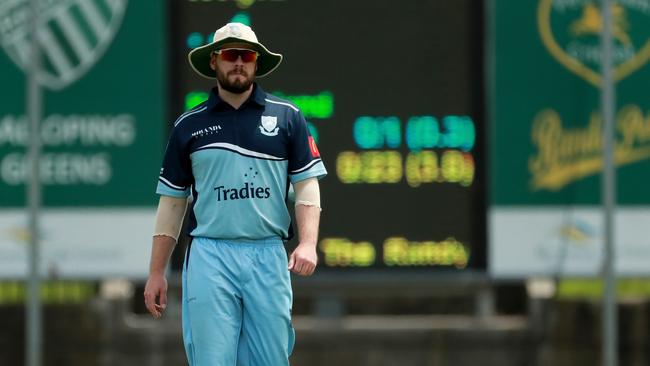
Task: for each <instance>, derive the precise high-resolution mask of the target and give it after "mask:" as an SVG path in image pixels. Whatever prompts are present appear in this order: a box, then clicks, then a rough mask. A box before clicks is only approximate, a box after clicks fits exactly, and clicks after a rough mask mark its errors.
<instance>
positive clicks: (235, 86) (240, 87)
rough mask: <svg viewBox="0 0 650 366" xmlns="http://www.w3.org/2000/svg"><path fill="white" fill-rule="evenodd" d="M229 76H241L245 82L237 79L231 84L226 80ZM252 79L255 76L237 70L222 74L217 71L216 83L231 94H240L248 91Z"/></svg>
mask: <svg viewBox="0 0 650 366" xmlns="http://www.w3.org/2000/svg"><path fill="white" fill-rule="evenodd" d="M230 75H241V76H243V77H244V78H245V80H244V81H241V80H240V79H239V78H237V79H235V81H233V82H231V81H230V80H228V76H230ZM254 79H255V75H252V76H251V75H248V73H247V72H246V71H244V70H243V69H239V68H237V69H235V70H232V71H229V72H228V73H224V72H223V71H221V70H219V69H217V81H218V82H219V86H220V87H222V88H223V89H224V90H226V91H229V92H231V93H233V94H242V93H244V92H245V91H247V90H248V89H250V87H251V85H252V84H253V80H254Z"/></svg>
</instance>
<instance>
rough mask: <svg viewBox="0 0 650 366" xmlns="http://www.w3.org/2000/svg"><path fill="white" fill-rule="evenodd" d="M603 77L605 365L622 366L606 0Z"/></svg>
mask: <svg viewBox="0 0 650 366" xmlns="http://www.w3.org/2000/svg"><path fill="white" fill-rule="evenodd" d="M602 14H603V32H602V38H601V42H602V76H603V85H602V93H601V109H602V114H603V175H602V192H601V194H602V204H603V209H604V228H605V232H604V241H605V252H604V258H603V276H604V281H605V291H604V293H603V363H604V365H605V366H616V365H617V364H618V352H617V351H618V350H617V346H618V319H617V314H616V273H615V268H614V263H615V261H614V260H615V258H616V256H615V251H614V249H615V248H614V222H613V219H614V217H613V215H614V208H615V207H614V206H615V203H616V202H615V200H616V197H615V193H616V175H615V167H614V111H615V108H616V99H615V89H614V80H613V75H612V63H613V62H612V47H613V45H612V1H611V0H602Z"/></svg>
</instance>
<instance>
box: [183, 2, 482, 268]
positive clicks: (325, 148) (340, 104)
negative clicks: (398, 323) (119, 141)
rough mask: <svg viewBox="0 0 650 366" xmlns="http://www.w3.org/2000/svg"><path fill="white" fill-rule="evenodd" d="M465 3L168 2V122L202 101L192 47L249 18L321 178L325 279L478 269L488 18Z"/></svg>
mask: <svg viewBox="0 0 650 366" xmlns="http://www.w3.org/2000/svg"><path fill="white" fill-rule="evenodd" d="M479 5H480V4H478V3H477V2H475V1H471V0H458V1H447V0H429V1H412V2H401V1H396V0H357V1H350V2H338V1H337V2H333V1H317V0H257V1H254V0H246V1H243V0H238V1H234V0H233V1H228V0H218V1H217V0H212V1H206V0H183V1H174V2H171V4H170V6H171V7H172V9H171V11H170V14H171V16H170V19H171V27H172V45H171V49H170V51H171V54H170V57H171V61H170V62H171V70H172V75H171V78H170V84H171V89H170V90H171V95H170V97H171V100H172V104H171V109H172V110H171V112H172V113H171V115H172V117H175V116H178V115H179V114H180V113H182V112H183V111H185V110H187V109H189V108H192V107H193V106H195V105H196V104H198V103H200V102H202V101H203V100H205V99H206V98H207V95H208V94H207V92H208V91H209V90H210V88H212V87H213V86H214V85H213V82H212V81H209V80H206V79H203V78H201V77H200V76H198V75H197V74H195V73H194V72H193V71H192V70H191V68H190V66H189V64H188V62H187V53H188V52H189V51H190V49H192V48H194V47H197V46H201V45H204V44H206V43H209V42H211V40H212V32H214V31H215V30H216V29H217V28H219V27H221V26H222V25H224V24H226V23H228V22H230V21H239V22H242V23H246V24H249V25H250V26H251V27H252V28H253V30H254V31H255V32H256V34H257V36H258V39H259V40H260V41H261V42H262V43H263V44H264V45H265V46H266V47H267V48H269V49H270V50H271V51H273V52H279V53H282V54H283V55H284V60H283V62H282V64H280V66H279V68H278V69H277V70H275V71H274V72H273V73H272V74H271V75H269V76H267V77H264V78H261V79H258V80H257V82H258V83H259V84H260V85H261V86H262V88H264V90H265V91H267V92H269V93H271V94H274V95H276V96H278V97H281V98H284V99H287V100H289V101H291V102H292V103H293V104H294V105H296V106H297V107H298V108H300V110H301V111H302V113H303V114H304V115H305V118H306V119H307V121H308V126H309V129H310V132H311V134H312V135H313V136H314V139H315V140H316V141H317V142H318V149H319V150H320V153H321V156H322V158H323V161H324V163H325V166H326V168H327V170H328V173H329V174H328V176H327V177H326V178H325V179H324V180H322V181H321V182H320V183H321V184H320V186H321V199H322V207H323V211H322V215H321V226H320V235H319V243H318V252H319V256H320V264H319V266H320V267H319V271H342V270H343V271H346V270H347V271H363V270H364V269H383V270H390V271H396V270H398V269H400V270H401V269H411V270H415V269H422V270H424V269H426V270H429V271H438V270H441V269H449V270H454V271H458V270H465V269H479V270H482V269H484V268H485V248H486V235H485V202H484V186H483V184H484V182H483V175H484V170H485V167H484V165H483V164H484V157H483V137H482V136H483V133H484V131H485V121H484V116H483V71H482V68H483V55H482V45H483V39H482V33H483V20H482V18H483V13H482V9H481V8H480V6H479Z"/></svg>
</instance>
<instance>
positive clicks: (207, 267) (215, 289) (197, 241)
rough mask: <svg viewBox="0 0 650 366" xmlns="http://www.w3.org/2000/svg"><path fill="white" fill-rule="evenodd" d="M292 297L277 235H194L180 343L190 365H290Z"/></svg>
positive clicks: (185, 273) (185, 274)
mask: <svg viewBox="0 0 650 366" xmlns="http://www.w3.org/2000/svg"><path fill="white" fill-rule="evenodd" d="M292 300H293V298H292V292H291V280H290V276H289V271H288V270H287V255H286V251H285V249H284V246H283V243H282V240H280V239H279V238H272V239H264V240H251V241H239V240H215V239H209V238H194V239H193V240H192V243H191V246H190V248H189V249H188V251H187V253H186V258H185V266H184V267H183V310H182V311H183V341H184V343H185V352H186V354H187V358H188V361H189V364H190V366H284V365H289V355H290V354H291V351H292V349H293V345H294V339H295V336H294V334H295V333H294V330H293V327H292V325H291V304H292Z"/></svg>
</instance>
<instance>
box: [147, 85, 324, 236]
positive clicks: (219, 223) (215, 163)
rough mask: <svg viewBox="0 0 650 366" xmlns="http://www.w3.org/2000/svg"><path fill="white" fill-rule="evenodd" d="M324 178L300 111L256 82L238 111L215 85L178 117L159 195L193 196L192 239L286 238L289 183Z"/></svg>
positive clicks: (318, 157) (321, 164)
mask: <svg viewBox="0 0 650 366" xmlns="http://www.w3.org/2000/svg"><path fill="white" fill-rule="evenodd" d="M326 174H327V171H326V170H325V166H324V165H323V162H322V161H321V159H320V154H319V152H318V148H317V147H316V144H315V142H314V139H313V138H312V137H311V136H310V134H309V130H308V128H307V123H306V121H305V118H304V117H303V115H302V113H301V112H300V110H299V109H298V108H296V107H295V106H294V105H292V104H290V103H289V102H287V101H285V100H282V99H279V98H277V97H274V96H272V95H269V94H267V93H265V92H264V91H263V90H262V89H261V88H260V87H259V86H258V85H255V86H254V89H253V92H252V93H251V97H250V98H249V99H248V100H247V101H246V102H245V103H244V104H243V105H242V106H241V107H240V108H239V109H237V110H236V109H234V108H232V106H230V105H229V104H228V103H226V102H224V101H222V100H221V99H220V98H219V96H218V94H217V90H216V88H215V89H213V90H212V92H211V93H210V97H209V98H208V100H207V101H206V102H204V103H202V104H200V105H199V106H197V107H195V108H194V109H192V110H190V111H188V112H186V113H184V114H183V115H181V116H180V117H179V118H178V120H176V122H175V125H174V128H173V129H172V132H171V136H170V138H169V142H168V144H167V149H166V152H165V157H164V160H163V166H162V169H161V171H160V177H159V181H158V187H157V189H156V193H158V194H160V195H166V196H172V197H181V198H182V197H188V196H189V195H190V194H191V195H192V196H193V199H194V204H193V207H192V212H191V213H190V217H191V219H192V221H193V222H191V223H190V235H192V236H201V237H210V238H219V239H262V238H268V237H273V236H280V237H282V238H288V236H289V226H290V224H291V218H290V215H289V212H288V209H287V205H286V197H287V192H288V189H289V182H291V183H296V182H299V181H301V180H304V179H307V178H311V177H317V178H322V177H324V176H325V175H326Z"/></svg>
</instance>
